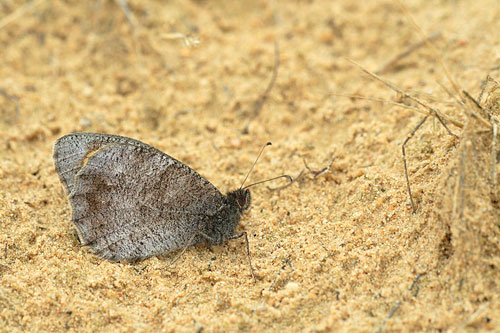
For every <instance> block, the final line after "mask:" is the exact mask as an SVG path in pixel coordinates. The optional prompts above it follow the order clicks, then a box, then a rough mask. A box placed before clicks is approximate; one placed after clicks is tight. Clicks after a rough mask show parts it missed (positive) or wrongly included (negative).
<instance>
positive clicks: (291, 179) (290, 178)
mask: <svg viewBox="0 0 500 333" xmlns="http://www.w3.org/2000/svg"><path fill="white" fill-rule="evenodd" d="M283 176H284V177H286V179H288V180H289V181H291V182H293V178H292V177H290V176H289V175H283Z"/></svg>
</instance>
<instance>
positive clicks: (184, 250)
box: [168, 234, 198, 266]
mask: <svg viewBox="0 0 500 333" xmlns="http://www.w3.org/2000/svg"><path fill="white" fill-rule="evenodd" d="M196 236H198V234H194V235H193V236H192V237H191V238H190V239H189V241H188V242H187V245H186V246H184V248H183V249H182V251H181V253H179V255H178V256H177V257H175V258H174V260H172V262H170V264H169V265H168V266H170V265H173V264H174V263H175V262H176V261H177V260H179V258H180V257H181V256H182V255H183V254H184V252H186V250H187V248H188V247H190V246H191V245H194V244H192V243H193V241H194V239H195V237H196Z"/></svg>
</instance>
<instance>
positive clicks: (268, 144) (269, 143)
mask: <svg viewBox="0 0 500 333" xmlns="http://www.w3.org/2000/svg"><path fill="white" fill-rule="evenodd" d="M270 145H272V143H271V142H268V143H266V144H265V145H264V147H262V149H261V150H260V153H259V155H258V156H257V158H256V159H255V162H253V165H252V167H251V168H250V170H249V171H248V173H247V176H246V177H245V179H244V180H243V183H241V186H240V190H241V189H242V188H243V185H245V182H246V181H247V179H248V176H250V173H251V172H252V170H253V167H254V166H255V164H257V161H258V160H259V158H260V155H262V152H263V151H264V148H266V147H267V146H270ZM250 186H251V185H250ZM247 187H248V186H247ZM247 187H245V188H247Z"/></svg>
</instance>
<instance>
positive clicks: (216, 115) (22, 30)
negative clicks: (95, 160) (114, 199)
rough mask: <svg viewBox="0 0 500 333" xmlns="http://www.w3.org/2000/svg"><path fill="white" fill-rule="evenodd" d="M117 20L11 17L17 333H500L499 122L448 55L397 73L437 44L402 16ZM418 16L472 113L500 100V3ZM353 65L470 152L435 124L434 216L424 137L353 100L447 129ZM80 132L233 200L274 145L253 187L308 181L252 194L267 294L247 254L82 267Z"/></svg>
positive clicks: (91, 261) (52, 12)
mask: <svg viewBox="0 0 500 333" xmlns="http://www.w3.org/2000/svg"><path fill="white" fill-rule="evenodd" d="M118 3H120V1H116V2H115V1H100V0H96V1H81V2H78V1H74V2H61V1H44V0H38V1H33V2H26V3H25V4H23V3H20V2H18V1H3V2H2V5H1V6H0V42H1V47H2V51H1V54H2V61H1V63H0V89H1V91H0V92H1V94H0V118H1V119H0V331H5V332H7V331H9V332H12V331H66V330H67V331H153V330H154V331H157V330H161V331H167V332H174V331H175V332H199V331H201V330H203V331H204V332H221V331H245V332H246V331H251V332H260V331H284V330H286V331H321V332H322V331H361V332H364V331H371V332H373V331H408V330H431V331H449V332H454V331H478V330H480V331H488V330H498V327H500V297H499V296H500V222H499V221H500V204H499V202H500V201H499V197H500V186H499V185H498V184H500V177H499V176H498V175H499V174H500V164H497V163H496V161H495V163H493V165H494V167H492V163H491V161H492V159H491V156H492V133H493V129H492V128H493V127H492V124H494V123H495V121H494V120H487V118H485V117H488V115H485V116H484V117H483V118H481V119H483V120H485V119H486V120H487V121H481V120H479V119H478V118H475V117H474V116H472V115H471V112H470V111H466V110H473V108H472V107H470V105H469V106H468V107H467V108H463V107H461V106H460V104H459V103H458V100H460V97H458V93H457V92H456V91H455V90H454V89H453V87H452V85H451V84H450V82H449V80H448V79H447V77H446V74H445V72H444V70H443V67H442V66H441V65H440V64H439V62H438V61H437V59H436V56H435V53H433V52H432V49H431V48H429V47H428V46H425V45H423V46H421V47H418V48H415V49H413V50H412V51H411V52H409V54H408V55H407V56H406V57H404V58H401V59H399V60H397V61H396V62H393V63H392V64H391V65H390V66H388V67H386V66H385V65H386V64H388V63H389V62H391V60H392V59H394V58H395V57H397V56H398V55H399V54H401V53H403V52H405V50H408V49H409V48H410V49H411V48H412V46H415V45H416V44H418V43H419V41H420V40H421V38H420V36H419V34H418V31H417V30H416V29H415V27H414V26H413V25H412V24H411V22H410V21H409V20H408V19H407V18H406V17H405V16H404V14H403V13H402V12H401V10H400V9H399V7H398V5H397V3H395V2H393V1H390V0H388V1H367V2H366V3H362V2H353V1H348V0H343V1H319V0H316V1H293V2H292V1H271V2H266V1H252V2H250V1H249V2H243V1H242V2H236V1H234V2H228V1H213V2H212V1H203V0H199V1H172V2H168V3H164V2H162V1H141V0H134V1H132V0H130V1H128V6H129V9H130V13H128V18H127V16H126V15H125V14H124V10H122V9H121V8H120V7H119V6H118ZM405 3H406V5H407V7H408V9H409V11H410V12H411V13H412V15H413V17H414V18H415V20H416V21H417V22H418V24H419V25H420V26H421V28H422V30H423V31H424V32H425V34H426V35H427V36H433V37H434V38H433V41H432V42H433V45H435V47H436V49H437V54H439V56H440V57H441V58H442V60H443V62H444V64H445V65H446V67H447V68H448V70H449V73H450V76H451V77H452V78H453V80H455V81H456V82H457V85H458V86H459V91H460V90H462V89H464V90H466V91H467V92H469V93H470V94H471V96H473V97H475V98H478V96H479V94H480V91H481V87H482V84H483V83H484V82H485V81H484V80H485V78H486V75H488V74H490V75H491V76H492V77H493V78H495V79H497V80H498V79H499V78H500V70H499V68H500V66H499V65H500V46H499V45H500V35H499V34H498V31H500V4H499V2H498V1H497V0H476V1H474V2H472V1H423V0H422V1H405ZM125 12H126V11H125ZM179 35H180V36H185V38H181V39H179V38H175V37H176V36H179ZM275 43H277V45H278V49H279V68H278V71H277V77H276V81H275V84H274V86H273V87H272V89H271V90H270V91H269V93H268V94H267V98H266V99H265V100H264V103H263V104H262V107H261V108H260V110H259V109H258V108H256V105H257V104H258V101H259V100H261V99H262V96H263V94H264V92H265V90H266V87H267V86H268V84H269V82H270V80H271V77H272V74H273V68H274V66H275ZM346 57H348V58H351V59H354V60H355V61H357V62H359V63H361V64H363V66H365V67H366V68H368V69H370V70H371V71H380V74H381V75H382V76H383V77H384V78H386V79H387V80H389V81H391V82H392V83H394V84H395V85H397V86H398V87H399V88H401V89H404V90H405V91H408V92H411V93H412V95H413V96H416V97H418V98H420V99H422V100H423V101H426V102H427V103H428V104H430V105H432V106H433V107H434V108H436V109H438V110H439V112H441V113H442V114H444V115H445V116H446V117H447V119H448V121H445V123H446V124H447V126H448V128H449V130H450V131H451V132H452V133H453V134H454V135H455V136H453V135H450V134H449V133H448V132H447V130H446V129H445V128H444V127H443V126H442V125H441V124H440V122H439V121H438V120H437V118H435V117H433V116H430V117H429V118H428V119H427V121H426V122H425V123H424V125H423V126H422V127H421V128H420V129H419V130H418V131H417V132H416V134H415V135H414V137H413V138H412V139H411V140H410V141H409V143H408V145H407V151H406V153H407V157H408V172H409V179H410V183H411V186H412V191H413V199H414V202H415V206H416V212H415V213H413V212H412V207H411V204H410V200H409V197H408V192H407V188H406V181H405V175H404V169H403V160H402V155H401V144H402V143H403V141H404V139H405V138H406V137H407V136H408V134H409V133H410V131H411V130H412V129H413V128H414V127H415V125H416V124H417V123H418V122H419V121H420V120H421V119H422V118H423V116H424V115H423V114H421V113H419V112H417V111H415V110H412V109H404V108H401V107H398V106H396V105H392V104H390V103H383V102H378V101H369V100H359V99H354V98H348V97H342V96H338V95H339V94H343V95H362V96H365V97H370V98H380V99H385V100H388V101H392V102H398V103H404V104H406V105H408V106H411V107H415V108H417V107H418V108H419V110H420V112H427V110H426V109H424V108H423V107H421V106H419V105H418V104H416V103H415V102H414V101H412V100H410V99H409V98H407V97H404V96H401V95H398V94H396V93H395V92H394V91H392V90H390V89H388V88H387V87H385V86H384V85H383V84H381V83H380V82H377V81H375V80H373V79H371V78H370V77H369V76H368V75H366V74H364V73H363V72H362V71H361V70H360V69H359V68H357V67H356V66H354V65H352V64H351V63H349V62H348V61H347V60H346ZM490 88H491V87H488V89H490ZM488 93H490V95H488ZM494 93H495V92H494V91H492V90H487V91H486V95H485V96H490V98H489V100H485V99H484V97H483V98H482V101H481V103H482V105H483V106H484V108H485V109H487V110H489V111H488V112H489V113H495V112H498V104H495V103H494V102H495V99H494V96H495V95H494ZM16 102H17V103H18V109H16V105H17V104H16ZM488 103H489V104H488ZM474 112H476V113H479V112H480V111H478V110H476V111H474ZM450 119H451V121H454V123H455V125H454V124H453V123H452V122H451V121H450ZM79 131H86V132H100V133H112V134H119V135H125V136H130V137H133V138H136V139H139V140H142V141H144V142H146V143H148V144H151V145H154V146H155V147H157V148H159V149H161V150H163V151H165V152H166V153H168V154H170V155H172V156H174V157H176V158H177V159H179V160H181V161H183V162H184V163H186V164H188V165H190V166H191V167H193V168H194V169H196V170H197V171H198V172H199V173H200V174H202V175H203V176H204V177H206V178H207V179H208V180H209V181H211V182H212V183H213V184H214V185H215V186H217V187H218V188H219V189H220V190H221V191H222V192H227V191H229V190H232V189H235V188H237V187H238V186H239V185H240V183H241V181H242V180H243V178H244V176H245V174H246V173H247V172H248V170H249V168H250V166H251V164H252V163H253V161H254V159H255V157H256V155H257V153H258V151H259V150H260V148H261V147H262V145H263V144H264V143H265V142H267V141H272V142H273V145H272V146H271V147H269V148H268V149H267V150H266V151H265V153H264V155H263V157H262V158H261V160H260V161H259V163H258V164H257V166H256V168H255V171H254V172H253V173H252V175H251V177H250V181H257V180H261V179H266V178H270V177H274V176H277V175H281V174H289V175H291V176H292V177H294V178H295V177H297V176H298V175H299V174H300V173H301V172H302V171H303V173H302V175H301V176H300V177H299V178H298V179H297V180H296V181H295V182H294V183H293V184H292V185H291V186H289V187H287V188H284V189H282V190H278V191H277V190H274V191H273V190H270V189H269V188H268V186H269V187H271V188H276V187H279V186H281V185H283V182H276V183H270V184H267V185H268V186H266V185H262V186H256V187H254V188H253V189H252V194H253V202H252V207H251V210H250V211H249V212H248V213H247V214H246V215H245V216H244V217H243V218H242V221H241V225H240V227H239V228H238V231H247V232H248V234H249V240H250V249H251V253H252V260H253V264H254V269H255V272H256V281H255V282H254V281H253V280H252V278H251V276H250V273H249V268H248V264H247V257H246V253H245V246H244V242H243V240H242V239H239V240H234V241H230V242H229V243H227V244H226V245H224V246H212V247H207V246H195V247H191V248H189V249H188V250H187V251H186V252H185V253H184V254H183V255H182V257H181V259H180V260H179V261H178V262H176V263H175V264H173V265H170V263H171V261H172V259H173V258H175V256H176V255H177V254H178V252H175V253H170V254H167V255H164V256H160V257H154V258H150V259H147V260H144V261H140V262H138V263H112V262H108V261H104V260H101V259H99V258H97V257H96V256H95V255H93V254H92V253H91V252H90V251H89V249H87V248H85V247H81V246H79V243H78V240H77V238H76V236H75V229H74V226H73V225H72V222H71V208H70V206H69V203H68V200H67V197H66V194H65V192H64V190H63V187H62V185H61V183H60V182H59V179H58V176H57V174H56V173H55V170H54V166H53V161H52V145H53V143H54V141H55V140H56V139H57V138H58V137H60V136H62V135H64V134H67V133H70V132H79ZM497 141H498V140H497ZM495 147H496V148H495V149H498V147H499V144H498V142H496V143H495ZM304 161H306V163H307V165H308V166H309V168H310V169H311V170H312V171H320V170H322V169H324V168H326V170H324V171H323V172H322V173H320V174H317V173H315V172H310V171H308V170H307V169H306V168H305V165H304ZM492 168H494V169H495V170H494V171H495V172H496V173H495V175H494V178H492V171H493V170H492Z"/></svg>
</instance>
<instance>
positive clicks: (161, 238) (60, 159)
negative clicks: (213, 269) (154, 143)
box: [54, 133, 224, 260]
mask: <svg viewBox="0 0 500 333" xmlns="http://www.w3.org/2000/svg"><path fill="white" fill-rule="evenodd" d="M92 135H93V134H88V133H76V134H70V135H68V136H66V137H63V138H61V139H60V140H59V141H58V142H57V143H56V145H55V153H54V156H56V157H57V159H56V160H55V164H56V170H57V171H58V173H59V175H60V177H61V181H62V182H63V184H65V185H66V187H67V189H68V192H69V198H70V201H71V205H72V208H73V222H74V223H75V225H76V227H77V230H78V233H79V236H80V239H81V241H82V242H83V243H84V244H86V245H88V246H90V247H91V249H92V250H93V251H94V252H95V253H96V254H98V255H100V256H101V257H104V258H107V259H111V260H121V259H140V258H146V257H150V256H153V255H157V254H160V253H166V252H169V251H172V250H175V249H178V248H182V247H185V246H187V245H190V244H188V243H189V241H190V240H192V238H193V236H194V235H196V232H197V230H202V229H201V228H202V226H203V225H202V224H203V222H204V221H205V218H206V217H207V216H212V215H215V214H216V212H217V211H218V209H219V208H220V207H221V206H222V205H223V203H224V196H223V195H222V194H221V193H220V192H219V191H218V190H217V189H216V188H215V187H214V186H213V185H212V184H211V183H210V182H208V181H207V180H206V179H205V178H203V177H202V176H200V175H199V174H198V173H197V172H196V171H194V170H193V169H191V168H189V167H188V166H187V165H185V164H183V163H181V162H179V161H177V160H176V159H174V158H172V157H170V156H168V155H166V154H164V153H162V152H161V151H159V150H157V149H155V148H153V147H151V146H149V145H146V144H144V143H142V142H139V141H136V140H132V139H128V138H124V137H117V136H108V135H101V134H99V135H98V134H95V135H96V140H95V141H92ZM64 138H66V139H64ZM79 139H81V140H79ZM71 143H75V144H74V145H72V144H71ZM71 146H73V147H74V148H71ZM77 157H78V159H79V160H78V159H77ZM70 175H72V177H73V178H71V176H70Z"/></svg>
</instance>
